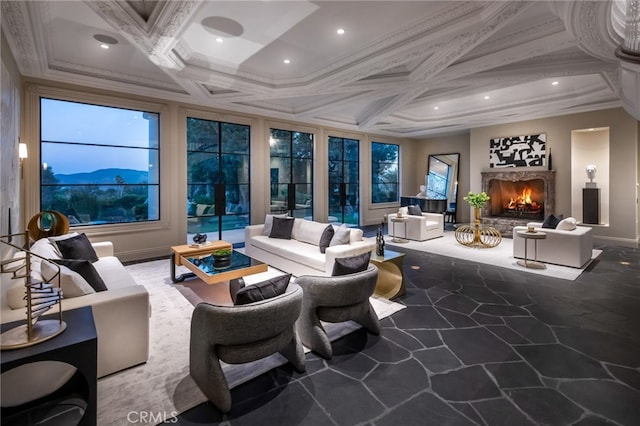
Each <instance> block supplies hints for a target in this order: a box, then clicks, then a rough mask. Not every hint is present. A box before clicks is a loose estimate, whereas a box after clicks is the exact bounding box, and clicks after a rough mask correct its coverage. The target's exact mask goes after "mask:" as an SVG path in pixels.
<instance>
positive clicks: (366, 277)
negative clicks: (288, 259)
mask: <svg viewBox="0 0 640 426" xmlns="http://www.w3.org/2000/svg"><path fill="white" fill-rule="evenodd" d="M377 278H378V268H377V267H376V266H374V265H371V264H370V265H369V267H368V269H367V270H365V271H363V272H356V273H354V274H349V275H340V276H336V277H323V276H312V275H303V276H301V277H298V278H296V284H298V285H300V287H302V288H303V289H304V298H303V301H302V311H301V312H300V317H299V318H298V321H297V322H296V331H297V332H298V336H300V340H301V341H302V344H303V345H305V346H306V347H307V348H309V349H311V350H312V351H314V352H316V353H317V354H318V355H320V356H321V357H323V358H325V359H330V358H331V357H332V356H333V350H332V348H331V341H330V340H329V337H328V336H327V333H326V331H325V329H324V327H323V326H322V324H321V323H320V321H321V320H322V321H326V322H332V323H337V322H343V321H348V320H353V321H355V322H357V323H358V324H360V325H362V326H363V327H364V328H365V329H366V330H368V331H369V332H370V333H373V334H376V335H377V334H380V323H379V322H378V316H377V315H376V312H375V311H374V310H373V307H372V306H371V304H370V303H369V297H370V296H371V295H372V294H373V292H374V290H375V288H376V280H377Z"/></svg>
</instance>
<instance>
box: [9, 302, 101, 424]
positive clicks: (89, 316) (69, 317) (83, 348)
mask: <svg viewBox="0 0 640 426" xmlns="http://www.w3.org/2000/svg"><path fill="white" fill-rule="evenodd" d="M43 319H57V314H56V315H55V316H53V317H52V316H51V315H47V316H44V317H43ZM62 320H63V321H64V322H66V323H67V329H66V330H65V331H63V332H62V333H61V334H59V335H58V336H56V337H53V338H51V339H49V340H46V341H44V342H42V343H38V344H36V345H33V346H29V347H26V348H22V349H13V350H3V351H1V352H0V358H1V359H2V371H1V372H2V373H4V372H5V371H9V370H11V369H13V368H15V367H18V366H20V365H23V364H28V363H32V362H38V361H60V362H64V363H67V364H69V365H72V366H74V367H76V368H77V369H78V371H79V372H80V373H81V374H82V375H83V376H84V378H85V380H86V382H87V389H88V395H86V397H87V408H86V409H85V412H84V416H83V417H82V419H81V421H80V424H81V425H95V424H96V422H97V417H96V416H97V398H96V396H97V386H98V384H97V375H98V361H97V359H98V337H97V334H96V326H95V323H94V321H93V312H92V310H91V307H89V306H87V307H84V308H78V309H73V310H70V311H63V312H62ZM24 322H25V320H22V321H14V322H10V323H6V324H2V327H1V328H2V332H4V331H6V330H8V329H10V328H13V327H14V326H16V325H19V324H23V323H24ZM2 411H3V417H4V415H5V411H6V410H4V409H3V410H2Z"/></svg>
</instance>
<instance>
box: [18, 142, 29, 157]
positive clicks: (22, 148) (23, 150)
mask: <svg viewBox="0 0 640 426" xmlns="http://www.w3.org/2000/svg"><path fill="white" fill-rule="evenodd" d="M27 157H29V154H28V153H27V144H26V143H24V142H20V143H19V144H18V158H20V159H23V158H27Z"/></svg>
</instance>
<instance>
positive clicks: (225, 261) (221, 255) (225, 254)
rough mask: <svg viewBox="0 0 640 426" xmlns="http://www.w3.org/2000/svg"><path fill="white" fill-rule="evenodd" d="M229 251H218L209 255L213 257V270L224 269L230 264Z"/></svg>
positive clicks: (230, 251)
mask: <svg viewBox="0 0 640 426" xmlns="http://www.w3.org/2000/svg"><path fill="white" fill-rule="evenodd" d="M232 252H233V250H231V249H227V248H225V249H219V250H216V251H214V252H213V253H211V256H213V266H214V267H215V268H224V267H227V266H229V265H230V264H231V253H232Z"/></svg>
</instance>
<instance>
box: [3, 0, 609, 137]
mask: <svg viewBox="0 0 640 426" xmlns="http://www.w3.org/2000/svg"><path fill="white" fill-rule="evenodd" d="M610 14H611V2H609V1H599V2H582V1H563V2H545V1H532V2H524V1H303V0H300V1H268V0H265V1H150V0H142V1H24V2H18V1H2V31H3V32H4V33H5V35H6V37H7V40H8V42H9V45H10V47H11V50H12V52H13V55H14V57H15V59H16V61H17V63H18V66H19V69H20V72H21V73H22V74H23V75H25V76H31V77H41V78H46V79H50V80H56V81H60V82H68V83H75V84H81V85H87V86H91V87H99V88H106V89H113V90H118V91H122V92H126V93H134V94H140V95H147V96H154V97H160V98H163V99H171V100H177V101H184V102H189V103H195V104H200V105H208V106H212V107H216V108H223V109H228V110H234V111H243V112H251V113H257V114H262V115H266V116H270V117H276V118H286V119H292V120H296V121H302V122H307V123H318V124H323V125H328V126H332V127H338V128H343V129H350V130H362V131H367V132H372V133H378V134H386V135H391V136H400V137H423V136H427V135H433V134H441V133H447V132H455V131H461V130H465V129H468V128H470V127H478V126H484V125H489V124H496V123H504V122H510V121H520V120H525V119H531V118H539V117H546V116H554V115H562V114H569V113H575V112H583V111H591V110H598V109H604V108H611V107H618V106H621V105H622V103H621V100H620V98H621V97H620V91H621V89H620V83H619V77H618V60H617V58H616V57H615V54H614V52H615V49H616V47H618V45H619V44H620V42H621V38H620V37H619V36H617V33H616V32H615V31H612V30H611V28H610V20H611V19H610ZM339 29H342V30H344V33H343V34H338V32H337V31H338V30H339ZM101 44H104V45H106V46H108V48H103V47H101ZM285 60H288V62H289V63H285Z"/></svg>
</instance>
